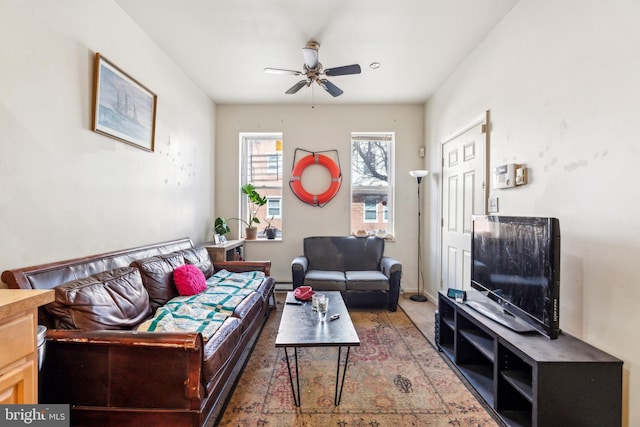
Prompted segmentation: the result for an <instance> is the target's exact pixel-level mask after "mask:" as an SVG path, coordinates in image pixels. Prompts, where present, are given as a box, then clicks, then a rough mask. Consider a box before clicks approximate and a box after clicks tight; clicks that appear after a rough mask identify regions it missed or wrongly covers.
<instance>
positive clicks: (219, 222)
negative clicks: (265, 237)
mask: <svg viewBox="0 0 640 427" xmlns="http://www.w3.org/2000/svg"><path fill="white" fill-rule="evenodd" d="M241 190H242V193H243V194H246V195H247V197H248V198H249V203H250V205H251V206H250V207H249V212H248V218H247V220H244V219H242V218H229V220H232V219H235V220H237V221H240V222H242V223H244V225H246V228H245V233H246V237H245V238H246V239H247V240H256V239H257V237H258V227H256V226H255V225H254V224H260V220H259V219H258V217H257V215H258V209H259V208H260V206H264V205H266V204H267V198H266V197H263V196H261V195H260V193H258V192H257V191H256V189H255V187H254V186H253V184H245V185H243V186H242V187H241ZM218 226H219V227H218ZM214 230H215V231H216V233H218V234H224V233H228V232H229V231H231V230H230V229H229V226H228V225H227V220H225V219H224V218H220V217H218V218H216V221H215V224H214ZM220 231H224V233H220Z"/></svg>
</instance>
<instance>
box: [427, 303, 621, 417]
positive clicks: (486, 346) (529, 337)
mask: <svg viewBox="0 0 640 427" xmlns="http://www.w3.org/2000/svg"><path fill="white" fill-rule="evenodd" d="M470 294H471V297H472V298H473V292H472V293H470ZM481 297H483V298H484V296H481ZM438 313H439V320H438V322H439V325H438V327H439V334H438V336H437V345H438V349H439V350H441V351H442V352H443V353H444V354H445V356H446V357H447V358H448V359H449V360H451V361H452V362H453V364H454V365H455V366H456V367H457V369H458V370H459V371H460V373H461V374H462V375H463V376H464V377H465V378H466V379H467V381H468V382H469V384H470V385H471V386H472V387H473V388H474V389H475V390H476V391H477V392H478V394H479V395H480V396H481V397H482V398H483V399H484V400H485V401H486V402H487V404H488V405H489V406H490V407H491V408H492V409H493V411H494V412H495V414H496V415H497V416H498V417H499V418H500V419H501V420H502V421H503V422H504V423H505V424H507V425H508V426H532V427H553V426H561V427H567V426H581V427H582V426H584V427H588V426H593V427H606V426H616V427H619V426H620V425H621V423H622V361H621V360H619V359H617V358H615V357H613V356H611V355H609V354H607V353H605V352H603V351H600V350H598V349H597V348H595V347H593V346H591V345H589V344H587V343H585V342H583V341H580V340H579V339H577V338H575V337H573V336H571V335H568V334H565V333H561V334H560V335H559V336H558V338H557V339H554V340H551V339H549V338H547V337H545V336H543V335H541V334H531V333H526V334H525V333H517V332H514V331H512V330H510V329H508V328H506V327H504V326H502V325H500V324H499V323H497V322H494V321H493V320H490V319H489V318H487V317H485V316H483V315H482V314H480V313H478V312H477V311H475V310H473V309H471V308H469V307H467V306H466V305H465V304H464V303H461V304H459V303H456V302H455V301H454V300H453V299H451V298H448V297H447V296H446V294H445V293H443V292H440V294H439V295H438Z"/></svg>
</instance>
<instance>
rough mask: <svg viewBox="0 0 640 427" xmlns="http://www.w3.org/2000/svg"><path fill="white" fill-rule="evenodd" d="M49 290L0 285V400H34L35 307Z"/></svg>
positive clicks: (49, 298) (48, 295) (45, 299)
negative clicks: (1, 287) (3, 286)
mask: <svg viewBox="0 0 640 427" xmlns="http://www.w3.org/2000/svg"><path fill="white" fill-rule="evenodd" d="M53 299H54V293H53V291H52V290H23V289H0V403H1V404H35V403H38V351H37V350H38V349H37V338H36V336H37V328H38V320H37V319H38V307H39V306H40V305H43V304H47V303H49V302H51V301H53Z"/></svg>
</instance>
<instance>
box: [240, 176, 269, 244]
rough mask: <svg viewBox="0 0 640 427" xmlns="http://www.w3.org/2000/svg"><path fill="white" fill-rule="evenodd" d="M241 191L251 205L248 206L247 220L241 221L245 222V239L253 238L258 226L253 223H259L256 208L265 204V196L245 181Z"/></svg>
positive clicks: (256, 234) (255, 236)
mask: <svg viewBox="0 0 640 427" xmlns="http://www.w3.org/2000/svg"><path fill="white" fill-rule="evenodd" d="M241 190H242V193H243V194H246V195H247V198H248V199H249V204H250V205H251V206H250V208H249V212H248V214H249V221H243V222H244V223H245V224H247V228H246V233H247V237H246V238H247V240H255V239H256V238H257V236H258V227H256V226H255V225H254V224H260V220H259V219H258V217H257V215H258V209H259V208H260V207H261V206H264V205H266V204H267V198H266V197H264V196H261V195H260V193H258V192H257V191H256V188H255V187H254V186H253V184H251V183H247V184H245V185H243V186H242V187H241Z"/></svg>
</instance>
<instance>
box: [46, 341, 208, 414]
mask: <svg viewBox="0 0 640 427" xmlns="http://www.w3.org/2000/svg"><path fill="white" fill-rule="evenodd" d="M203 357H204V356H203V340H202V335H200V334H196V333H159V332H135V331H79V330H62V329H57V330H49V331H48V332H47V342H46V347H45V353H44V363H43V366H42V375H43V380H42V390H41V401H42V402H43V403H70V404H71V405H79V406H87V407H110V408H136V407H137V408H164V409H181V410H197V409H199V408H200V405H201V401H202V399H203V398H204V396H205V392H206V389H205V386H204V383H203V372H202V366H203Z"/></svg>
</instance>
